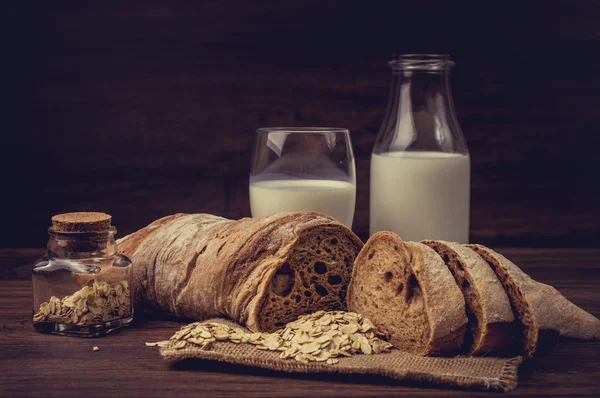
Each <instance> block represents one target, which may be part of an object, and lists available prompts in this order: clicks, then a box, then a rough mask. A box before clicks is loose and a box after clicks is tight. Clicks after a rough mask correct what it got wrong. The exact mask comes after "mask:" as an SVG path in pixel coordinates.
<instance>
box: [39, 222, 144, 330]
mask: <svg viewBox="0 0 600 398" xmlns="http://www.w3.org/2000/svg"><path fill="white" fill-rule="evenodd" d="M116 232H117V229H116V228H115V227H114V226H112V225H111V216H110V215H108V214H104V213H67V214H59V215H57V216H54V217H52V227H50V228H49V229H48V233H49V235H50V239H49V240H48V252H47V254H46V255H45V256H44V257H42V258H41V259H40V260H38V261H37V262H36V263H35V264H34V266H33V275H32V282H33V326H34V328H35V329H36V330H37V331H38V332H43V333H54V334H61V335H66V336H81V337H94V336H101V335H104V334H106V333H109V332H111V331H113V330H116V329H119V328H122V327H124V326H127V325H129V324H130V323H131V321H132V319H133V294H132V292H131V281H132V277H133V272H132V264H131V261H130V260H129V259H128V258H127V257H125V256H123V255H121V254H118V253H117V244H116V241H115V234H116Z"/></svg>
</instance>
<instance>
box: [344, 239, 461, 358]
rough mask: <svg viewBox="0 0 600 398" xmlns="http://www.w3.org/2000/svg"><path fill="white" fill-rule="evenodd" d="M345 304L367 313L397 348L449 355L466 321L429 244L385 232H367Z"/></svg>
mask: <svg viewBox="0 0 600 398" xmlns="http://www.w3.org/2000/svg"><path fill="white" fill-rule="evenodd" d="M347 299H348V309H349V310H350V311H355V312H358V313H360V314H362V315H364V316H365V317H367V318H369V319H370V320H371V321H372V322H373V323H374V324H375V325H376V326H377V327H378V328H379V329H380V330H381V331H382V332H383V333H384V334H385V335H386V337H387V338H388V339H389V341H390V342H391V343H392V344H394V346H396V347H397V348H399V349H402V350H406V351H409V352H412V353H414V354H417V355H430V354H439V355H442V354H455V353H457V352H458V351H459V350H460V347H461V346H462V343H463V338H464V334H465V330H466V325H467V317H466V315H465V300H464V298H463V295H462V293H461V291H460V289H459V287H458V286H457V285H456V282H455V281H454V278H453V277H452V274H451V273H450V271H449V270H448V267H446V265H445V264H444V262H443V261H442V259H441V257H440V256H438V255H437V253H436V252H435V251H433V250H432V249H430V248H429V247H427V246H425V245H423V244H420V243H414V242H403V241H402V240H401V239H400V237H398V235H396V234H393V233H391V232H378V233H376V234H375V235H373V236H372V237H371V238H370V239H369V240H368V241H367V243H366V244H365V246H364V247H363V249H362V250H361V252H360V253H359V255H358V257H357V258H356V261H355V262H354V268H353V270H352V279H351V281H350V286H349V287H348V296H347Z"/></svg>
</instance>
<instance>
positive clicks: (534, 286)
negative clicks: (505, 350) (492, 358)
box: [467, 245, 600, 357]
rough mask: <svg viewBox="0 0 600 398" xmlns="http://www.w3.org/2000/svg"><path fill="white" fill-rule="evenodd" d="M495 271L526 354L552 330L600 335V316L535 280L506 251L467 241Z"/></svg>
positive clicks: (589, 336) (569, 334) (573, 334)
mask: <svg viewBox="0 0 600 398" xmlns="http://www.w3.org/2000/svg"><path fill="white" fill-rule="evenodd" d="M467 247H469V248H471V249H473V250H474V251H475V252H477V254H479V255H480V256H481V257H482V258H483V259H484V260H485V261H487V262H488V264H489V265H490V266H491V267H492V269H493V270H494V271H495V272H496V275H497V276H498V279H500V282H501V283H502V286H504V290H506V293H507V294H508V297H509V300H510V303H511V305H512V308H513V311H514V313H515V315H516V316H517V318H518V324H519V327H520V329H522V347H523V351H524V355H525V356H526V357H529V356H532V355H534V354H535V352H536V350H537V349H538V347H539V342H540V334H541V332H543V331H553V332H556V333H559V334H560V335H562V336H567V337H574V338H579V339H594V338H595V339H598V338H600V320H598V319H597V318H596V317H594V316H593V315H591V314H589V313H587V312H585V311H584V310H582V309H581V308H579V307H577V306H576V305H575V304H573V303H571V302H570V301H569V300H567V299H566V298H565V297H564V296H563V295H562V294H560V293H559V292H558V291H557V290H556V289H555V288H553V287H552V286H549V285H545V284H543V283H539V282H536V281H535V280H533V279H531V278H530V277H529V275H527V274H526V273H525V272H523V271H522V270H521V269H520V268H519V267H518V266H516V265H515V264H514V263H512V262H511V261H509V260H508V259H507V258H506V257H504V256H503V255H501V254H499V253H496V252H495V251H493V250H492V249H489V248H487V247H485V246H482V245H467Z"/></svg>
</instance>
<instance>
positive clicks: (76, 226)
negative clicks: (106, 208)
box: [52, 212, 112, 232]
mask: <svg viewBox="0 0 600 398" xmlns="http://www.w3.org/2000/svg"><path fill="white" fill-rule="evenodd" d="M111 218H112V217H111V216H110V214H106V213H95V212H76V213H65V214H58V215H56V216H54V217H52V228H53V229H54V231H55V232H102V231H107V230H109V229H110V220H111Z"/></svg>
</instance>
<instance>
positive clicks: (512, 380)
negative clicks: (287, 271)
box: [160, 319, 522, 391]
mask: <svg viewBox="0 0 600 398" xmlns="http://www.w3.org/2000/svg"><path fill="white" fill-rule="evenodd" d="M209 322H221V323H224V324H227V325H228V326H231V327H240V326H239V325H237V324H235V323H233V322H230V321H228V320H224V319H210V320H209ZM172 346H173V344H169V345H167V346H165V347H162V348H161V349H160V354H161V355H162V357H163V358H165V359H167V360H171V361H179V360H183V359H191V358H195V359H204V360H215V361H219V362H227V363H232V364H239V365H248V366H255V367H258V368H264V369H271V370H276V371H282V372H288V373H342V374H370V375H381V376H385V377H389V378H392V379H397V380H412V381H415V380H416V381H426V382H431V383H434V384H437V385H441V386H453V387H461V388H476V389H484V390H488V389H493V390H501V391H510V390H513V389H514V388H515V387H516V386H517V371H518V368H519V365H520V364H521V361H522V358H521V357H514V358H486V357H454V358H443V357H420V356H416V355H412V354H409V353H407V352H402V351H399V350H395V349H394V350H392V351H391V352H389V353H384V354H372V355H354V356H352V357H349V358H345V357H342V358H339V363H338V364H335V365H328V364H326V363H324V362H309V363H307V364H303V363H300V362H298V361H296V360H294V359H280V358H279V352H275V351H264V350H259V349H257V348H256V347H255V346H254V345H252V344H235V343H232V342H228V341H223V342H221V341H217V342H215V343H213V344H212V345H211V346H210V348H209V349H208V350H202V349H200V348H199V347H197V346H191V345H190V344H188V346H187V347H186V348H182V349H173V348H172Z"/></svg>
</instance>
